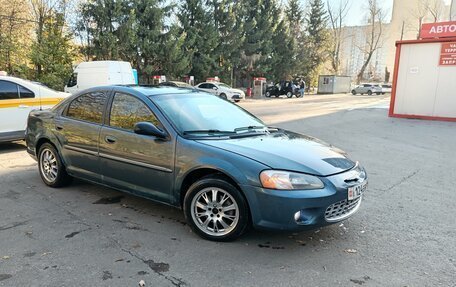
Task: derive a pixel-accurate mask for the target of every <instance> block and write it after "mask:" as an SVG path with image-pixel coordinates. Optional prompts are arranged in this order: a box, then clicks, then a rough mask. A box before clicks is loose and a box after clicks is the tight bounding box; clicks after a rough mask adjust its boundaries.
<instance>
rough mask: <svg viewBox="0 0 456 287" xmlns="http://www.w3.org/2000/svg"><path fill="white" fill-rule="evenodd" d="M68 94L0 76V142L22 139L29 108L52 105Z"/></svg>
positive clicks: (39, 84)
mask: <svg viewBox="0 0 456 287" xmlns="http://www.w3.org/2000/svg"><path fill="white" fill-rule="evenodd" d="M68 96H69V94H67V93H63V92H57V91H54V90H52V89H50V88H48V87H46V86H45V85H43V84H41V83H37V82H31V81H27V80H24V79H20V78H16V77H9V76H0V142H5V141H15V140H23V139H24V136H25V128H26V126H27V117H28V114H29V113H30V111H31V110H33V109H42V108H50V107H53V106H54V105H55V104H57V103H58V102H60V101H61V100H62V99H63V98H66V97H68Z"/></svg>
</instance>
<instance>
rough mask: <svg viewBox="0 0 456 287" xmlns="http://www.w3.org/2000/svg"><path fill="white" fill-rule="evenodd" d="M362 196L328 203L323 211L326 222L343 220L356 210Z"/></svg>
mask: <svg viewBox="0 0 456 287" xmlns="http://www.w3.org/2000/svg"><path fill="white" fill-rule="evenodd" d="M361 199H362V197H358V198H357V199H353V200H348V199H345V200H342V201H339V202H336V203H334V204H332V205H330V206H329V207H328V208H327V209H326V212H325V219H326V221H328V222H336V221H341V220H344V219H346V218H348V217H350V216H351V215H352V214H354V213H355V212H356V211H358V208H359V206H360V205H361Z"/></svg>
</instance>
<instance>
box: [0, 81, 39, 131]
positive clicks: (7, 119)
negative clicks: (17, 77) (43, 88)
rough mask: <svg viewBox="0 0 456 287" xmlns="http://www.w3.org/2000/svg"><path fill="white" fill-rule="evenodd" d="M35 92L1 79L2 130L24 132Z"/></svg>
mask: <svg viewBox="0 0 456 287" xmlns="http://www.w3.org/2000/svg"><path fill="white" fill-rule="evenodd" d="M34 97H35V94H34V93H33V92H32V91H30V90H29V89H27V88H25V87H23V86H21V85H18V84H16V83H13V82H10V81H5V80H0V111H1V112H0V132H2V133H4V132H24V131H25V128H26V127H27V117H28V114H29V113H30V111H31V110H32V107H33V103H30V101H29V100H27V99H30V98H34Z"/></svg>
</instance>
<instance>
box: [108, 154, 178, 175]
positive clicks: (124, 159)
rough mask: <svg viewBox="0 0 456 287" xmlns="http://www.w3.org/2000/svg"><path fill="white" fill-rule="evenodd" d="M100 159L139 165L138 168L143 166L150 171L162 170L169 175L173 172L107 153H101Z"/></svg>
mask: <svg viewBox="0 0 456 287" xmlns="http://www.w3.org/2000/svg"><path fill="white" fill-rule="evenodd" d="M100 157H103V158H107V159H112V160H115V161H120V162H124V163H128V164H133V165H137V166H141V167H146V168H150V169H156V170H160V171H164V172H168V173H171V172H173V171H172V170H171V169H169V168H166V167H161V166H157V165H153V164H148V163H145V162H141V161H136V160H131V159H126V158H121V157H117V156H113V155H109V154H105V153H100Z"/></svg>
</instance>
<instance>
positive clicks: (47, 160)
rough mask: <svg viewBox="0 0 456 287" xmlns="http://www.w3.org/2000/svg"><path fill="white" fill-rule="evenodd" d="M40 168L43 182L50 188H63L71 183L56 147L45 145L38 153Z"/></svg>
mask: <svg viewBox="0 0 456 287" xmlns="http://www.w3.org/2000/svg"><path fill="white" fill-rule="evenodd" d="M38 168H39V171H40V176H41V179H42V180H43V182H44V183H45V184H46V185H48V186H50V187H61V186H65V185H67V184H69V183H70V182H71V179H72V178H71V176H70V175H68V173H67V172H66V169H65V166H64V165H63V163H62V160H61V159H60V156H59V153H58V152H57V150H56V149H55V147H54V146H53V145H51V144H49V143H45V144H43V145H42V146H41V147H40V150H39V152H38Z"/></svg>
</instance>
